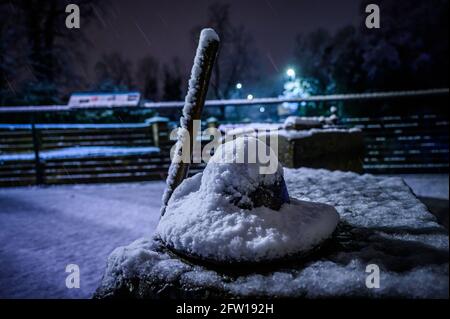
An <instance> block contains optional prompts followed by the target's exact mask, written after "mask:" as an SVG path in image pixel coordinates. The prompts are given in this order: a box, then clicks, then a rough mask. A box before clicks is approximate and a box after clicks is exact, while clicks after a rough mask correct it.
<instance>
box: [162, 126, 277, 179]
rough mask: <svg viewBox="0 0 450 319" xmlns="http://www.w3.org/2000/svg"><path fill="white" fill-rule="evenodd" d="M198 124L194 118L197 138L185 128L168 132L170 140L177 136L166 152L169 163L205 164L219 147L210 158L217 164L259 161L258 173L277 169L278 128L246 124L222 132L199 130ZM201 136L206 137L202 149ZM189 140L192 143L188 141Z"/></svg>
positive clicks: (273, 171) (253, 162) (272, 172)
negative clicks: (260, 128) (247, 126)
mask: <svg viewBox="0 0 450 319" xmlns="http://www.w3.org/2000/svg"><path fill="white" fill-rule="evenodd" d="M200 127H201V121H200V120H194V121H193V132H198V134H196V136H198V138H191V136H190V132H189V131H188V130H187V129H185V128H176V129H174V130H173V131H172V132H171V133H170V139H171V140H178V142H177V143H176V144H175V145H174V146H173V147H172V149H171V152H170V158H171V160H172V163H185V164H191V163H194V164H200V163H202V162H203V163H206V164H207V163H209V162H210V161H211V159H212V157H213V155H214V153H216V152H217V151H218V150H219V152H220V156H219V155H216V156H215V157H214V161H215V162H217V163H218V164H224V163H226V164H229V163H236V164H259V165H260V168H259V170H260V173H261V174H274V173H275V172H276V171H277V169H278V129H277V130H274V129H264V130H262V131H261V130H255V129H251V128H249V129H245V131H239V130H238V131H235V132H234V133H233V132H232V133H230V134H223V133H222V132H221V131H220V130H218V129H216V128H208V129H205V130H204V131H203V132H200ZM244 136H246V137H247V139H246V140H245V141H242V140H241V141H239V142H238V138H240V137H244ZM252 137H253V138H252ZM201 140H209V142H208V143H207V144H206V145H205V146H204V147H203V149H202V143H201ZM191 141H193V145H190V144H191ZM230 142H231V144H229V143H230ZM225 144H226V145H225ZM221 145H223V146H222V149H220V147H221Z"/></svg>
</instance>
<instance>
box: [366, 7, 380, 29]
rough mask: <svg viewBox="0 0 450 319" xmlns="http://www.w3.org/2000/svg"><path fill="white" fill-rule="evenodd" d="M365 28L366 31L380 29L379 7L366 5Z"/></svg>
mask: <svg viewBox="0 0 450 319" xmlns="http://www.w3.org/2000/svg"><path fill="white" fill-rule="evenodd" d="M366 13H368V15H367V17H366V27H367V28H368V29H379V28H380V7H379V6H378V5H377V4H373V3H372V4H368V5H367V6H366Z"/></svg>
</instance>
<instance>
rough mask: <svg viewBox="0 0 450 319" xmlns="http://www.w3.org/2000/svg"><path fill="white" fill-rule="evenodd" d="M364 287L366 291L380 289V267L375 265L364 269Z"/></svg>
mask: <svg viewBox="0 0 450 319" xmlns="http://www.w3.org/2000/svg"><path fill="white" fill-rule="evenodd" d="M366 273H368V274H369V275H367V277H366V287H367V288H368V289H378V288H380V267H378V265H376V264H370V265H367V267H366Z"/></svg>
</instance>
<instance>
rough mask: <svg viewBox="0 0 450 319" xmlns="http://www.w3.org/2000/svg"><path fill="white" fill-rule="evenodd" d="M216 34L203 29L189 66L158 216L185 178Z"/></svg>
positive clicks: (215, 53)
mask: <svg viewBox="0 0 450 319" xmlns="http://www.w3.org/2000/svg"><path fill="white" fill-rule="evenodd" d="M219 42H220V39H219V36H218V35H217V33H216V32H215V31H214V30H213V29H203V30H202V32H201V34H200V40H199V43H198V47H197V52H196V54H195V59H194V65H193V66H192V71H191V77H190V79H189V88H188V92H187V95H186V98H185V101H184V107H183V115H182V116H181V119H180V129H179V130H178V139H177V143H176V144H175V152H174V155H173V158H172V163H171V165H170V168H169V172H168V176H167V180H166V184H167V186H166V190H165V192H164V195H163V198H162V206H161V216H163V215H164V213H165V210H166V207H167V203H168V202H169V199H170V197H171V196H172V193H173V192H174V190H175V189H176V188H177V187H178V185H180V184H181V182H182V181H183V180H184V179H185V178H186V176H187V174H188V172H189V166H190V162H191V161H192V156H193V154H192V153H193V146H194V141H195V139H196V135H197V132H194V125H193V123H194V120H200V119H201V115H202V111H203V106H204V104H205V99H206V93H207V92H208V85H209V80H210V78H211V72H212V68H213V65H214V61H215V59H216V56H217V51H218V49H219ZM185 147H189V152H188V154H189V155H190V158H189V159H188V160H187V161H186V160H185V159H184V158H183V156H182V155H183V148H185Z"/></svg>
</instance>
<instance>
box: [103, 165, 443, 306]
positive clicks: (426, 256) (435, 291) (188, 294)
mask: <svg viewBox="0 0 450 319" xmlns="http://www.w3.org/2000/svg"><path fill="white" fill-rule="evenodd" d="M285 179H286V183H287V186H288V190H289V193H290V195H291V196H292V197H295V198H298V199H300V200H310V201H317V202H323V203H326V204H331V205H334V206H335V207H336V209H337V210H338V212H339V214H340V216H341V223H340V225H339V226H338V229H337V230H336V232H335V234H334V236H333V238H332V239H330V241H329V242H327V243H326V244H324V245H323V246H322V247H321V248H320V249H319V250H317V251H315V252H312V254H310V255H309V256H304V257H303V258H302V259H299V260H291V261H286V262H284V263H278V264H270V265H269V264H266V265H249V264H246V265H244V264H241V265H239V266H234V267H233V266H222V267H218V266H212V265H199V264H196V263H193V262H191V261H187V260H184V259H182V258H180V257H178V256H175V255H173V254H172V253H171V252H169V251H167V250H166V249H165V248H164V247H163V246H162V245H161V244H160V243H159V242H158V241H157V240H154V239H151V238H150V239H141V240H138V241H136V242H135V243H133V244H131V245H129V246H127V247H120V248H118V249H116V250H115V251H114V252H113V253H112V254H111V256H110V257H109V260H108V264H107V269H106V272H105V275H104V277H103V280H102V283H101V285H100V287H99V288H98V290H97V292H96V294H95V297H96V298H113V297H131V298H220V297H307V298H317V297H332V296H333V297H375V298H377V297H401V298H448V288H449V286H448V260H449V255H448V253H449V250H448V233H447V232H446V230H445V229H444V228H443V227H442V226H440V225H438V224H437V223H436V221H435V218H434V216H432V215H431V214H430V213H429V212H428V211H427V209H426V207H425V206H424V205H423V204H422V203H421V202H420V201H419V200H418V199H417V198H416V197H415V196H414V195H413V194H412V193H411V191H410V189H409V187H408V186H406V185H405V184H404V182H403V181H402V180H401V179H399V178H381V177H374V176H371V175H357V174H354V173H342V172H329V171H326V170H314V169H297V170H293V169H287V170H286V171H285ZM369 264H376V265H378V266H379V268H380V270H381V280H380V288H379V289H368V288H367V287H366V285H365V280H366V277H367V275H368V274H367V273H366V272H365V270H366V266H367V265H369Z"/></svg>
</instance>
